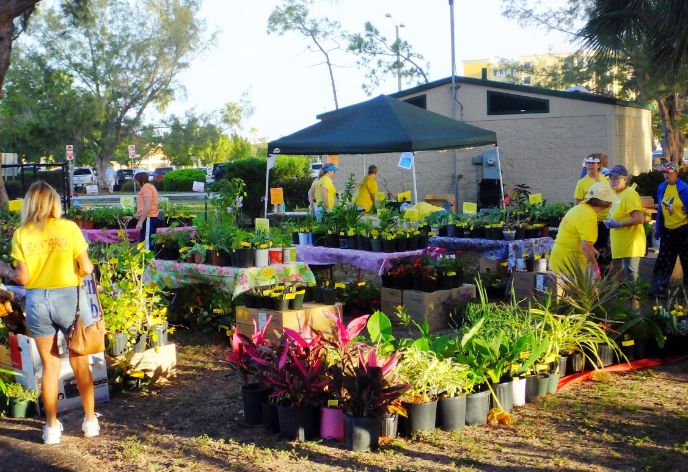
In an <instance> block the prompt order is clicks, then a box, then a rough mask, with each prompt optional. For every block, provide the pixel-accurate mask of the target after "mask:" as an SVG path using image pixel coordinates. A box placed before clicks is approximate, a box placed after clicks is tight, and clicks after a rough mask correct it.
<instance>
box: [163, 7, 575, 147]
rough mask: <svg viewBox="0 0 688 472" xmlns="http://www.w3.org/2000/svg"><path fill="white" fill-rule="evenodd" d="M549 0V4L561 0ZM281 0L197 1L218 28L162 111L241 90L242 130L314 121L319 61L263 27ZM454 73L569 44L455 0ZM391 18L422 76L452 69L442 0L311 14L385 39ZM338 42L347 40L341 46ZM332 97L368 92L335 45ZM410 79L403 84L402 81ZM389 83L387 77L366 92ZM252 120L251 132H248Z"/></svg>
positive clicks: (345, 100) (213, 103)
mask: <svg viewBox="0 0 688 472" xmlns="http://www.w3.org/2000/svg"><path fill="white" fill-rule="evenodd" d="M561 1H562V0H552V2H550V3H561ZM281 3H282V2H280V1H276V0H253V1H250V2H249V1H248V0H204V3H203V6H202V10H201V13H200V14H201V17H202V18H204V19H205V21H206V22H207V26H208V29H209V31H216V32H217V41H216V43H215V45H214V46H213V47H211V48H210V49H209V50H208V51H206V52H205V53H203V54H202V56H200V57H199V58H197V59H196V60H195V61H194V62H193V63H192V65H191V67H190V68H189V69H188V70H186V71H184V72H182V73H181V74H180V75H179V77H178V81H179V83H180V84H181V85H182V86H183V87H184V90H185V91H184V93H183V94H180V95H179V96H178V98H177V100H175V102H174V103H173V104H172V105H171V106H170V107H169V109H168V110H167V113H175V114H178V115H182V114H184V113H185V112H186V111H190V110H193V111H195V112H197V113H200V112H211V111H213V110H217V109H220V108H221V107H222V106H223V105H224V104H225V103H227V102H230V101H235V102H236V101H239V100H240V98H241V97H242V94H244V93H245V94H246V97H247V98H248V100H249V101H250V103H251V104H252V105H253V107H254V113H253V115H252V116H251V117H250V118H249V119H248V120H247V121H246V122H245V123H244V126H243V129H242V130H241V132H240V133H241V134H243V135H245V136H252V137H253V138H259V137H265V138H268V139H269V140H272V139H276V138H279V137H281V136H284V135H287V134H290V133H292V132H295V131H298V130H300V129H301V128H303V127H305V126H308V125H311V124H313V123H315V122H317V119H316V115H317V114H319V113H322V112H325V111H329V110H332V109H334V108H335V106H334V100H333V96H332V90H331V86H330V82H329V76H328V71H327V67H326V66H325V65H321V62H322V55H321V54H320V53H314V52H309V51H308V50H307V44H308V43H307V41H306V40H305V38H303V37H301V36H299V35H298V34H296V33H286V34H285V35H284V36H278V35H277V34H274V33H273V34H268V32H267V24H268V17H269V15H270V13H271V12H272V11H273V9H274V8H275V7H276V6H277V5H280V4H281ZM454 3H455V6H454V21H455V47H456V67H457V73H458V74H459V75H461V74H462V71H463V66H462V62H461V61H463V60H467V59H481V58H488V57H493V56H494V57H498V58H508V59H514V58H516V57H517V56H519V55H525V54H536V53H547V52H561V51H573V50H575V49H576V47H575V45H573V44H571V43H569V42H568V38H567V37H566V36H565V35H563V34H561V33H546V32H545V31H544V30H538V29H537V28H535V27H529V28H528V29H524V28H521V27H520V26H519V25H518V23H517V22H516V21H515V20H510V19H507V18H505V17H503V16H502V14H501V4H502V2H501V0H455V2H454ZM386 13H390V14H391V15H392V19H393V20H394V21H395V22H396V23H397V24H400V23H403V24H404V27H403V28H400V30H399V31H400V33H399V34H400V37H401V38H402V39H404V40H406V41H408V42H410V43H411V45H412V47H413V49H414V51H416V52H418V53H420V54H423V55H424V56H425V58H426V59H427V60H428V61H429V62H430V74H429V79H430V80H431V81H432V80H437V79H441V78H444V77H449V76H450V75H451V34H450V18H451V15H450V8H449V2H448V1H447V0H314V4H313V5H312V7H311V17H313V18H324V17H327V18H329V19H331V20H337V21H339V22H340V23H341V24H342V29H343V30H345V31H347V32H350V33H354V32H362V31H363V25H364V23H365V22H366V21H370V22H372V23H373V25H375V26H376V27H377V28H378V29H379V30H380V31H381V33H382V34H383V35H385V36H386V37H387V38H389V39H390V40H393V38H394V35H395V28H394V23H393V22H392V19H390V18H386V17H385V14H386ZM344 49H345V48H344ZM334 57H335V61H336V64H337V67H336V68H335V71H334V74H335V82H336V87H337V93H338V99H339V106H340V107H342V106H346V105H351V104H354V103H358V102H361V101H364V100H366V99H368V98H369V96H368V95H366V94H365V93H364V92H363V90H362V88H361V84H362V82H363V80H364V71H362V70H360V69H358V68H357V67H356V65H355V59H354V58H353V57H352V56H350V55H346V54H344V53H342V54H340V55H337V54H334ZM413 85H414V84H405V86H404V87H402V88H409V87H411V86H413ZM396 91H397V83H396V78H395V77H394V76H391V77H390V78H389V80H388V81H387V82H386V83H384V84H383V85H382V86H381V87H380V88H378V89H376V90H375V92H374V93H373V96H376V95H379V94H383V93H394V92H396ZM252 129H255V130H256V131H254V132H253V133H250V131H251V130H252Z"/></svg>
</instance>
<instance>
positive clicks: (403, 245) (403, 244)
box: [395, 237, 408, 252]
mask: <svg viewBox="0 0 688 472" xmlns="http://www.w3.org/2000/svg"><path fill="white" fill-rule="evenodd" d="M395 241H396V251H397V252H404V251H408V239H407V238H404V237H401V238H397V239H395Z"/></svg>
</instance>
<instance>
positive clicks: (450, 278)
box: [439, 275, 456, 290]
mask: <svg viewBox="0 0 688 472" xmlns="http://www.w3.org/2000/svg"><path fill="white" fill-rule="evenodd" d="M455 280H456V276H455V275H443V276H442V277H440V278H439V288H440V290H451V289H452V288H454V287H455V286H456V284H455Z"/></svg>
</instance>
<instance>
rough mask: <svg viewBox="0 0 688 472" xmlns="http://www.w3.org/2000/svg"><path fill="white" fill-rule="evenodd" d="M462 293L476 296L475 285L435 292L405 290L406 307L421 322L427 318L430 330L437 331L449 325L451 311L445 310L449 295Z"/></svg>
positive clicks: (471, 296)
mask: <svg viewBox="0 0 688 472" xmlns="http://www.w3.org/2000/svg"><path fill="white" fill-rule="evenodd" d="M462 293H465V294H467V295H468V296H469V298H475V285H470V284H463V286H461V287H458V288H454V289H451V290H437V291H435V292H419V291H416V290H405V291H404V294H403V299H404V307H405V308H406V312H407V313H408V314H409V315H411V316H412V317H413V318H414V319H415V320H416V321H418V322H419V323H422V322H423V321H424V320H425V319H427V320H428V324H429V325H430V330H432V331H436V330H439V329H444V328H447V327H449V313H447V310H445V308H444V305H443V302H444V301H445V300H447V299H448V298H449V297H456V296H459V295H461V294H462ZM393 321H394V320H393Z"/></svg>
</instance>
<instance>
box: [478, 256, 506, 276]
mask: <svg viewBox="0 0 688 472" xmlns="http://www.w3.org/2000/svg"><path fill="white" fill-rule="evenodd" d="M506 271H507V261H495V260H492V259H488V258H487V257H485V256H480V273H481V274H486V273H493V274H494V273H504V272H506Z"/></svg>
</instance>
